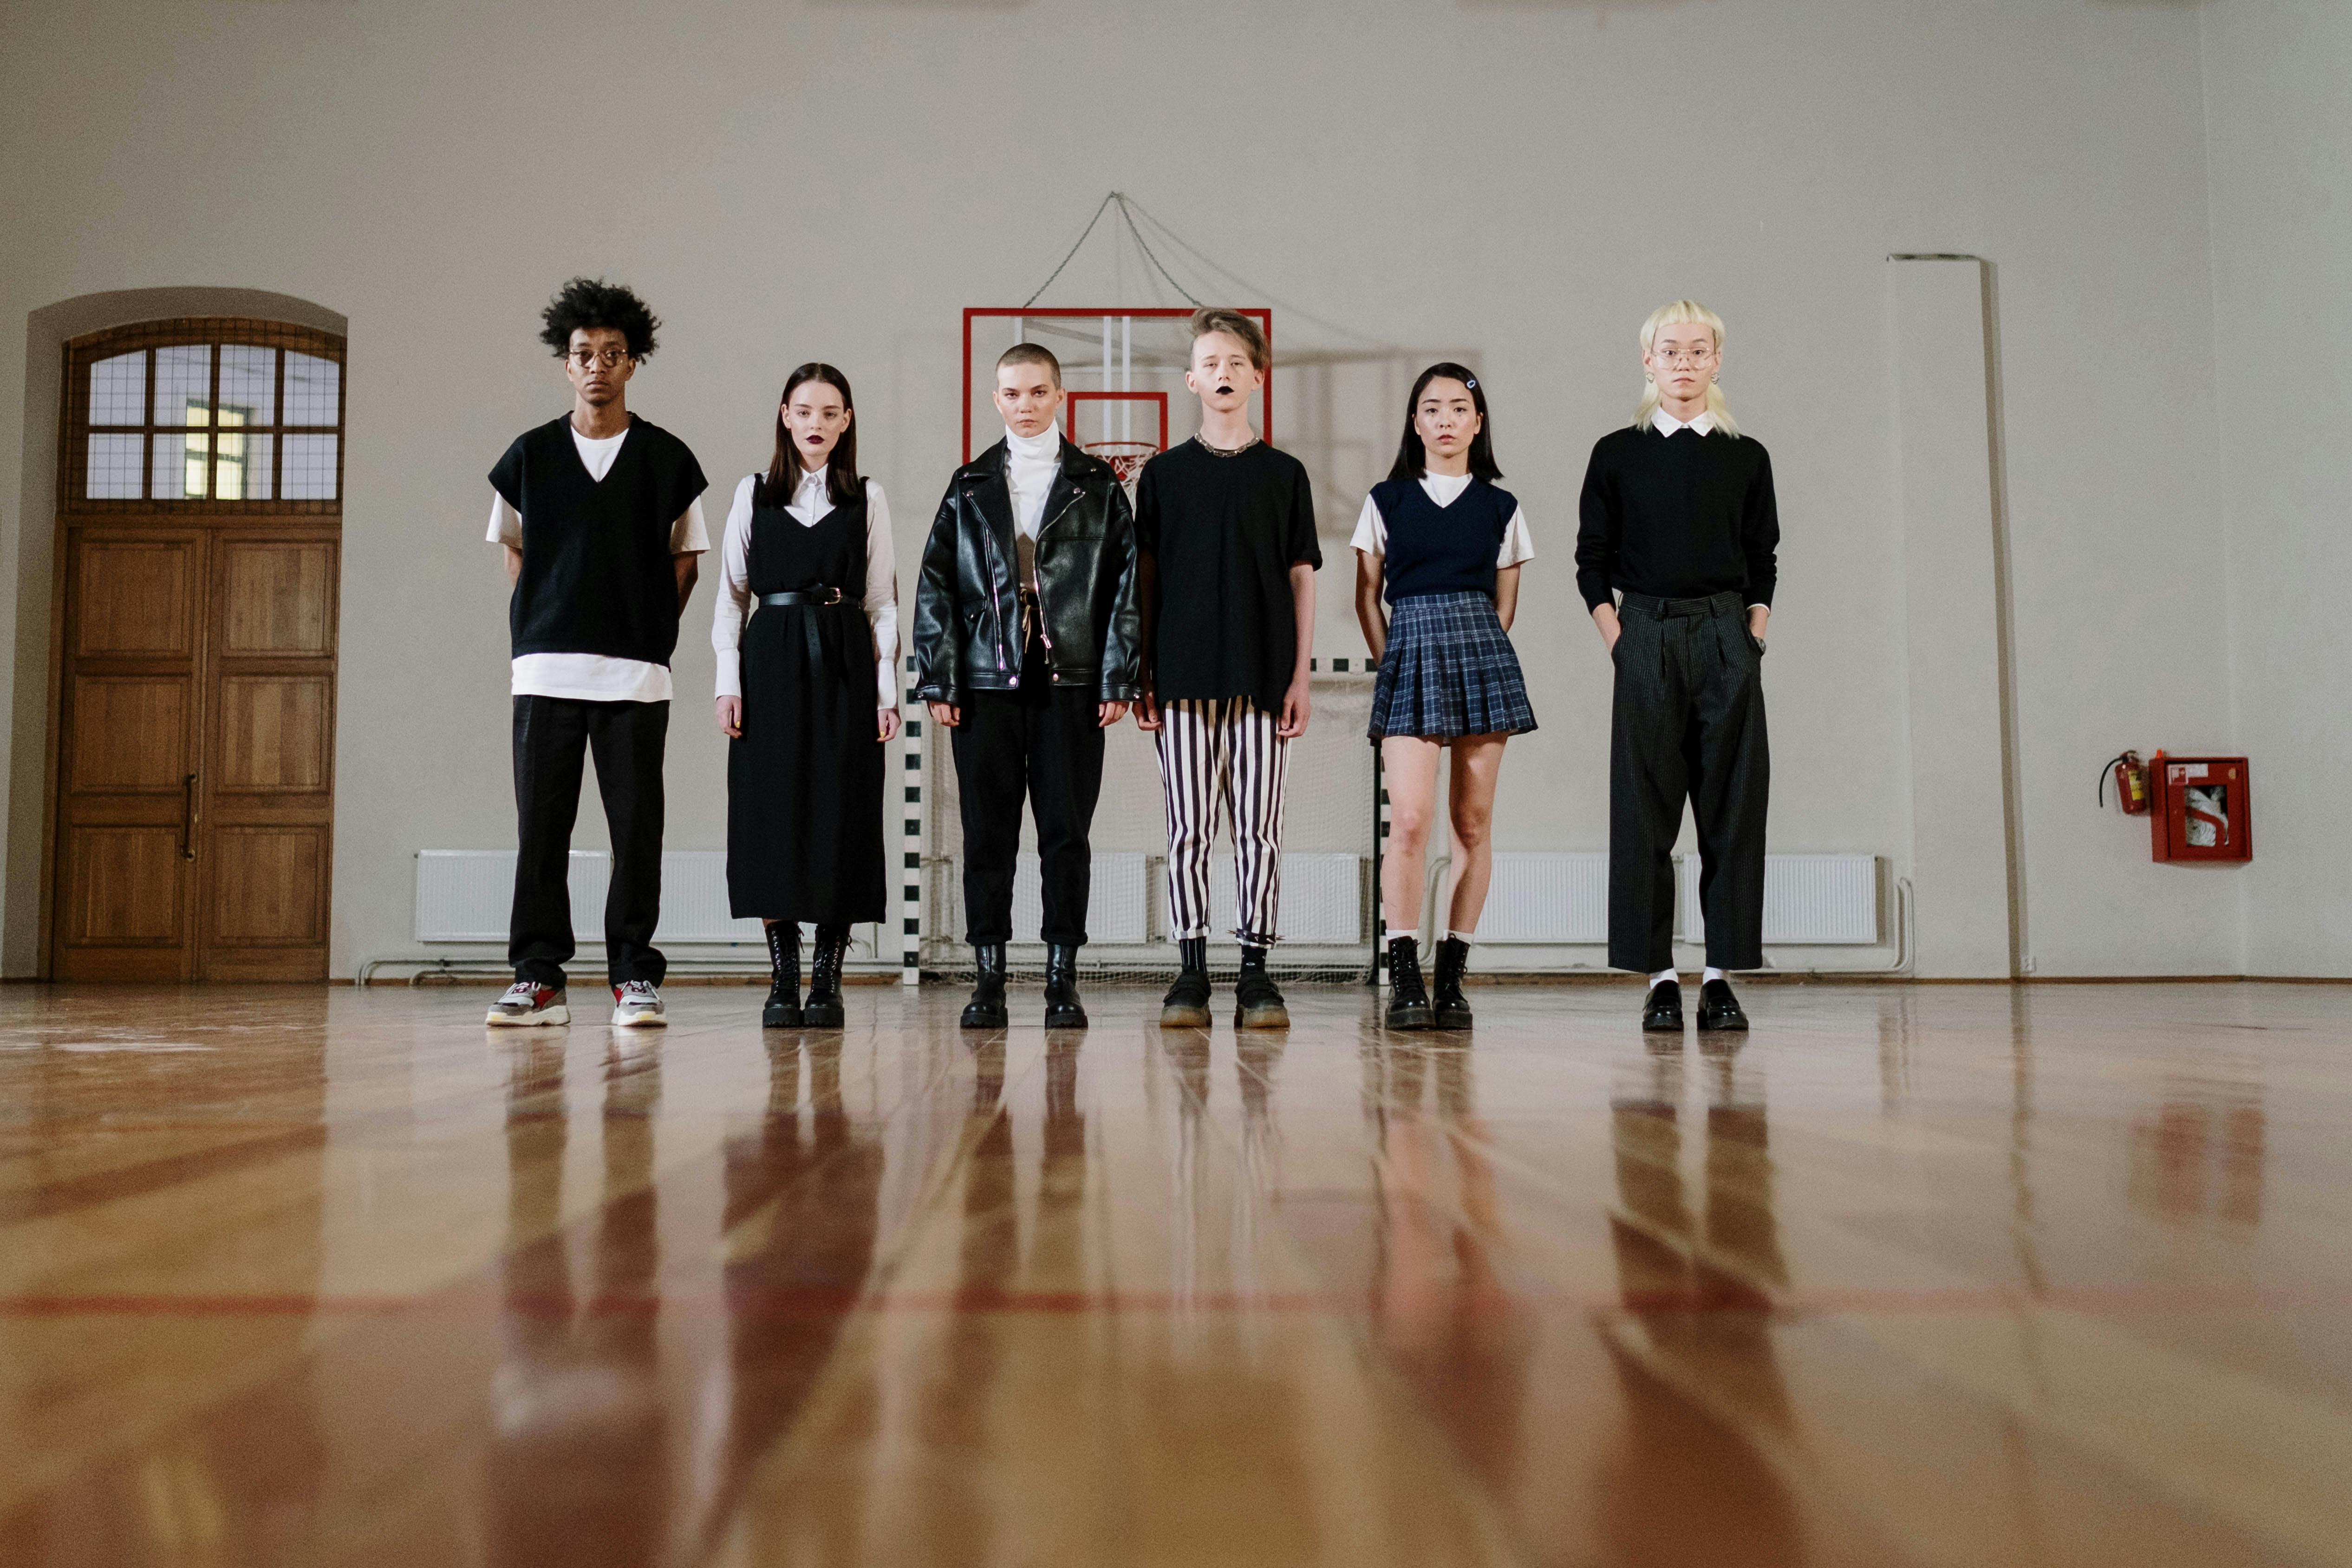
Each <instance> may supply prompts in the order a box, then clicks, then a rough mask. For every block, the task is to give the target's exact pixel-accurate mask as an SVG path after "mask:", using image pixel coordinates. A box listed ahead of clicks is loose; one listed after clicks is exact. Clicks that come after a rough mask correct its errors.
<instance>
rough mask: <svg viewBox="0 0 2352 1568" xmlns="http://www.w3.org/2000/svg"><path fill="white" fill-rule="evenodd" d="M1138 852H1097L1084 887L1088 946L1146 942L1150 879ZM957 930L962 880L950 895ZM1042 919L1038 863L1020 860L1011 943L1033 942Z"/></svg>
mask: <svg viewBox="0 0 2352 1568" xmlns="http://www.w3.org/2000/svg"><path fill="white" fill-rule="evenodd" d="M951 896H952V897H953V898H954V899H955V901H956V915H957V922H958V924H959V925H961V920H962V914H963V883H962V882H961V879H959V880H958V882H957V883H956V885H955V891H954V893H953V894H952V895H951ZM1044 922H1045V892H1044V878H1043V873H1040V872H1039V870H1038V866H1037V857H1036V856H1035V855H1033V854H1024V855H1022V856H1021V857H1020V858H1019V859H1018V860H1017V861H1015V862H1013V941H1015V942H1018V943H1024V944H1027V943H1034V942H1036V941H1037V939H1038V937H1037V928H1038V927H1039V926H1040V925H1043V924H1044ZM1150 940H1151V878H1150V865H1149V863H1148V857H1147V856H1146V855H1144V853H1143V852H1141V851H1139V850H1137V851H1123V850H1097V851H1096V852H1095V863H1094V874H1093V876H1092V877H1091V878H1090V879H1089V880H1088V883H1087V941H1089V942H1123V943H1128V944H1130V945H1131V944H1136V943H1142V942H1149V941H1150Z"/></svg>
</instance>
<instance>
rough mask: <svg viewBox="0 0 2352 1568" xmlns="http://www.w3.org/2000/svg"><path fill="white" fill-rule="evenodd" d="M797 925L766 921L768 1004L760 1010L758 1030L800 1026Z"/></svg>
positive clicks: (799, 970) (799, 936) (799, 947)
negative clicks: (759, 1028)
mask: <svg viewBox="0 0 2352 1568" xmlns="http://www.w3.org/2000/svg"><path fill="white" fill-rule="evenodd" d="M801 1022H802V1019H801V925H800V922H799V921H797V920H772V921H770V922H768V1005H767V1006H766V1007H764V1008H762V1009H760V1027H761V1029H798V1028H800V1027H801Z"/></svg>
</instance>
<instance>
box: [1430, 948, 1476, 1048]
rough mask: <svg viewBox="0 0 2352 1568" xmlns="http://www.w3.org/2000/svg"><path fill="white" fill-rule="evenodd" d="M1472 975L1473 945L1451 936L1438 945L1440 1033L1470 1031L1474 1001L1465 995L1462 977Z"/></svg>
mask: <svg viewBox="0 0 2352 1568" xmlns="http://www.w3.org/2000/svg"><path fill="white" fill-rule="evenodd" d="M1469 972H1470V944H1469V943H1467V942H1465V941H1463V940H1462V939H1461V938H1460V937H1458V936H1448V937H1447V938H1446V939H1445V940H1444V941H1443V942H1440V943H1439V944H1438V945H1437V998H1436V1007H1435V1009H1434V1010H1435V1012H1436V1014H1437V1019H1436V1022H1437V1027H1438V1028H1440V1029H1468V1028H1469V1027H1470V1022H1471V1019H1470V998H1467V997H1465V996H1464V995H1463V994H1462V977H1464V976H1465V975H1466V974H1468V973H1469Z"/></svg>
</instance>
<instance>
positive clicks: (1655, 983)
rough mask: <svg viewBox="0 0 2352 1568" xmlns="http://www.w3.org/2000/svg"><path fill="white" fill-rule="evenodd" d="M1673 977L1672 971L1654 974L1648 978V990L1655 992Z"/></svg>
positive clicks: (1664, 970)
mask: <svg viewBox="0 0 2352 1568" xmlns="http://www.w3.org/2000/svg"><path fill="white" fill-rule="evenodd" d="M1674 977H1675V972H1674V971H1673V970H1672V969H1661V970H1659V971H1658V972H1657V973H1656V974H1654V975H1653V976H1651V977H1650V988H1651V989H1652V990H1655V989H1657V988H1659V987H1660V986H1663V985H1664V984H1665V983H1666V982H1667V981H1668V980H1671V979H1673V978H1674Z"/></svg>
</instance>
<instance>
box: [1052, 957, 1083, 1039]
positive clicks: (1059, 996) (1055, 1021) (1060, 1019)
mask: <svg viewBox="0 0 2352 1568" xmlns="http://www.w3.org/2000/svg"><path fill="white" fill-rule="evenodd" d="M1045 1027H1046V1028H1047V1029H1084V1028H1086V1027H1087V1009H1086V1008H1085V1006H1084V1005H1083V1004H1081V1003H1080V1002H1079V1000H1078V950H1077V948H1076V946H1073V945H1072V944H1070V943H1067V942H1056V943H1054V944H1053V945H1052V946H1048V947H1047V948H1046V949H1045Z"/></svg>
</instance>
